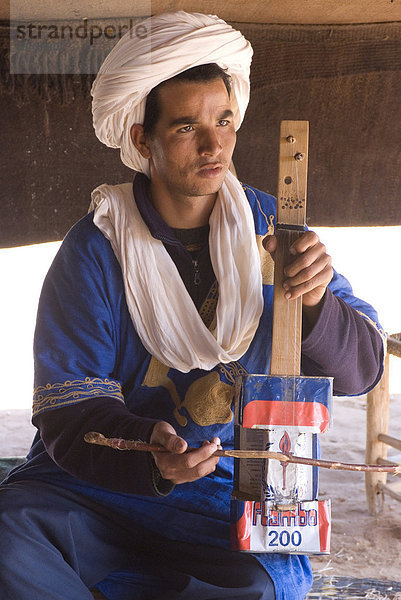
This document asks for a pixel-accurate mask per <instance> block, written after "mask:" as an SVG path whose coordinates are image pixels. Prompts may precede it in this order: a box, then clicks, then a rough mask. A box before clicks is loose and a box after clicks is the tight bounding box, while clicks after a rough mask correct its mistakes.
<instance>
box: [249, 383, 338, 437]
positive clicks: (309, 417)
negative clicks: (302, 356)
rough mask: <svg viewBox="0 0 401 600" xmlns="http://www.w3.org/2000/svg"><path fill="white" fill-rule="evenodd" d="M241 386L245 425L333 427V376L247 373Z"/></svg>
mask: <svg viewBox="0 0 401 600" xmlns="http://www.w3.org/2000/svg"><path fill="white" fill-rule="evenodd" d="M239 386H240V397H239V424H240V425H242V427H247V428H259V427H261V428H264V427H266V426H271V427H300V428H307V429H310V430H312V431H314V432H316V433H324V432H325V431H327V429H328V428H329V427H330V424H331V423H330V419H331V399H332V386H333V384H332V378H330V377H297V376H295V377H284V376H283V377H277V376H274V375H244V376H242V377H241V378H240V382H239Z"/></svg>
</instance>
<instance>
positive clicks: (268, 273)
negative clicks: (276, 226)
mask: <svg viewBox="0 0 401 600" xmlns="http://www.w3.org/2000/svg"><path fill="white" fill-rule="evenodd" d="M264 238H265V236H264V235H256V243H257V246H258V250H259V258H260V270H261V271H262V283H263V285H273V283H274V261H273V259H272V257H271V254H270V252H268V251H267V250H265V249H264V247H263V244H262V242H263V240H264Z"/></svg>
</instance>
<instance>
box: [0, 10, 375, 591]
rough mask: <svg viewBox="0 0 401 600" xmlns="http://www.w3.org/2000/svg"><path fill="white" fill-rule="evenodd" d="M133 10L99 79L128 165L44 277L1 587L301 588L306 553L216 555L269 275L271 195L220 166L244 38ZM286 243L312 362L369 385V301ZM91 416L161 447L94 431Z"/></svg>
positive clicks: (101, 427) (109, 127) (310, 247)
mask: <svg viewBox="0 0 401 600" xmlns="http://www.w3.org/2000/svg"><path fill="white" fill-rule="evenodd" d="M142 25H144V26H145V27H147V31H148V32H149V36H148V38H147V39H144V38H143V36H142V37H141V39H135V38H132V36H130V35H129V34H127V36H125V38H123V39H122V40H121V41H120V42H119V44H117V46H116V47H115V49H114V50H113V51H112V52H111V53H110V55H109V57H108V58H107V59H106V61H105V63H104V65H103V67H102V69H101V71H100V74H99V76H98V78H97V80H96V82H95V84H94V87H93V96H94V103H93V110H94V124H95V130H96V133H97V135H98V137H99V138H100V139H101V140H102V141H104V142H105V143H107V144H108V145H111V146H115V147H120V148H121V156H122V159H123V160H124V162H125V163H126V164H128V165H129V166H131V167H132V168H133V169H135V171H137V173H136V174H135V177H134V183H133V185H132V184H123V185H120V186H107V185H103V186H100V187H99V188H97V190H95V192H94V194H93V209H94V210H93V212H91V213H90V214H89V215H88V216H87V217H85V218H84V219H82V220H81V221H80V222H79V223H78V224H77V225H76V226H74V227H73V228H72V230H71V231H70V232H69V234H68V235H67V237H66V239H65V241H64V242H63V245H62V247H61V249H60V252H59V254H58V255H57V257H56V259H55V261H54V263H53V265H52V267H51V269H50V271H49V274H48V276H47V278H46V281H45V284H44V288H43V292H42V296H41V300H40V305H39V310H38V321H37V329H36V336H35V385H36V389H35V397H34V417H33V422H34V424H35V425H36V426H37V427H38V429H39V432H38V435H37V436H36V438H35V440H34V444H33V446H32V449H31V452H30V454H29V456H28V461H27V463H26V464H24V465H23V466H22V467H20V468H18V469H16V470H14V471H13V472H12V474H11V475H10V476H9V477H8V479H7V480H6V482H5V484H4V485H3V486H2V488H1V493H0V506H1V519H2V523H1V527H2V540H3V543H4V544H5V546H4V548H5V549H6V550H3V551H2V553H1V558H2V565H1V568H0V589H1V591H2V594H3V595H4V597H6V598H10V599H11V598H12V599H18V600H20V599H24V598H27V599H28V598H29V600H39V598H40V599H41V600H42V599H43V598H52V599H53V598H54V599H63V600H67V599H68V600H78V599H79V600H81V599H82V600H84V599H88V600H89V599H90V598H91V593H90V592H89V589H88V588H91V587H93V586H95V585H96V586H97V587H98V589H100V590H101V591H102V592H103V593H104V594H105V596H106V597H107V598H109V599H110V600H125V599H127V600H128V599H133V598H135V599H140V600H142V599H143V600H145V599H152V600H153V599H155V600H156V599H165V600H167V599H177V600H189V599H191V600H192V599H195V598H196V599H210V600H211V599H217V598H230V599H231V600H235V599H240V598H243V599H247V600H256V599H258V600H272V599H274V598H276V599H277V600H279V599H284V598H285V599H287V600H288V599H291V600H296V599H298V598H299V599H301V598H304V597H305V595H306V593H307V591H308V589H309V587H310V585H311V570H310V564H309V561H308V558H307V557H305V556H291V555H269V554H260V555H255V556H254V555H251V554H243V553H236V552H230V551H229V549H228V548H229V502H230V492H231V488H232V470H233V465H232V462H231V460H230V459H220V461H218V459H217V458H215V457H214V456H213V454H214V452H215V450H216V448H217V447H218V445H220V444H222V445H223V446H224V447H230V446H232V444H233V424H232V396H233V383H234V380H235V377H236V376H237V375H239V374H243V373H247V372H249V373H252V372H257V373H263V372H264V373H268V372H269V361H270V347H271V315H272V286H271V281H270V280H269V273H268V272H267V271H266V268H265V267H263V268H262V269H261V262H260V257H259V251H258V246H257V243H256V238H258V239H262V238H263V239H264V238H266V239H265V245H266V247H267V249H268V250H269V251H270V252H274V249H275V238H274V237H271V233H272V231H271V227H270V225H271V218H270V215H273V216H274V209H275V202H274V199H273V198H272V197H271V196H268V195H266V194H264V193H262V192H259V191H257V190H254V189H252V188H250V187H249V186H241V185H240V184H239V182H238V181H237V180H236V178H235V177H234V176H233V175H232V174H231V173H230V171H229V170H228V169H229V165H230V161H231V157H232V152H233V149H234V146H235V135H236V134H235V131H236V129H237V128H238V127H239V125H240V123H241V120H242V118H243V114H244V111H245V108H246V103H247V98H248V75H249V64H250V59H251V50H250V46H249V44H248V43H247V42H246V40H244V38H243V37H242V36H241V34H240V33H239V32H236V31H234V30H232V29H231V28H230V27H229V26H228V25H227V24H225V23H224V22H223V21H221V20H219V19H217V18H216V17H210V16H205V15H188V14H186V13H182V12H180V13H175V14H169V15H161V16H159V17H155V18H153V19H151V20H150V21H145V22H144V23H143V24H142ZM150 61H151V66H152V68H149V64H150ZM224 69H226V70H224ZM145 105H146V111H145ZM255 234H256V236H255ZM267 235H269V237H266V236H267ZM260 251H261V252H262V253H265V251H264V250H263V249H262V248H261V250H260ZM291 253H292V254H293V256H294V260H293V262H292V263H291V265H288V267H287V268H286V277H287V278H286V281H285V283H284V289H283V293H285V294H286V296H287V297H288V298H289V299H292V298H296V297H298V296H299V295H301V294H302V295H303V311H304V317H305V329H304V339H303V370H304V372H305V374H315V375H320V374H324V375H332V376H334V386H335V391H336V392H337V393H343V394H344V393H350V394H356V393H362V392H364V391H366V390H367V389H369V388H370V387H372V386H373V385H374V384H375V383H376V382H377V381H378V379H379V377H380V374H381V362H382V352H383V350H382V340H381V336H380V334H379V332H378V330H377V328H376V327H375V325H374V323H373V321H372V320H371V319H374V318H375V313H374V311H373V309H372V308H371V307H369V305H366V304H365V303H363V302H362V301H360V300H358V299H356V298H355V297H354V296H353V295H352V291H351V289H350V287H349V285H348V283H347V282H346V280H344V278H342V277H341V276H339V275H338V274H336V273H334V274H333V270H332V267H331V261H330V258H329V257H328V256H327V254H326V250H325V248H324V246H323V244H322V243H321V242H320V240H319V238H318V237H317V235H316V234H314V233H313V232H307V233H305V234H304V235H302V237H300V238H299V239H298V240H297V241H296V242H295V243H294V244H293V246H292V248H291ZM263 259H264V260H263V264H264V265H266V264H268V265H269V264H270V263H269V262H268V261H267V262H266V260H265V259H266V256H264V257H263ZM262 271H263V272H262ZM361 313H363V314H361ZM93 430H95V431H100V432H102V433H103V434H105V435H106V436H112V437H125V438H130V439H143V440H147V441H150V442H152V443H158V444H162V445H163V446H165V447H166V448H167V449H168V450H169V453H153V455H148V454H145V453H143V454H142V453H134V452H132V453H130V452H126V453H124V452H122V453H119V452H116V451H114V450H111V449H109V448H102V447H97V446H89V445H87V444H85V442H84V440H83V438H84V434H85V433H86V432H88V431H93ZM187 445H191V446H195V447H197V448H198V449H197V450H194V451H193V452H191V453H188V454H186V453H185V450H186V448H187Z"/></svg>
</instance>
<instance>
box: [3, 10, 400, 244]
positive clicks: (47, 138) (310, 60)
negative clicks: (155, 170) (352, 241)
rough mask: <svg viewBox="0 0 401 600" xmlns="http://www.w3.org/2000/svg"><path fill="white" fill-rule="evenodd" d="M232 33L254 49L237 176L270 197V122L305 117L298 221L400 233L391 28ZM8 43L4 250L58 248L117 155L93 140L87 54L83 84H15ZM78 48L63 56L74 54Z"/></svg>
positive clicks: (273, 183)
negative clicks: (303, 189)
mask: <svg viewBox="0 0 401 600" xmlns="http://www.w3.org/2000/svg"><path fill="white" fill-rule="evenodd" d="M128 22H129V20H128V21H127V23H128ZM231 24H232V25H233V27H235V28H239V29H240V30H241V31H242V33H243V34H244V36H245V37H246V38H247V39H249V41H250V42H251V43H252V45H253V47H254V59H253V63H252V67H251V86H252V87H251V101H250V105H249V107H248V111H247V113H246V116H245V120H244V123H243V125H242V127H241V129H240V131H239V134H238V143H237V149H236V151H235V155H234V163H235V167H236V170H237V173H238V175H239V177H240V179H241V180H243V181H246V182H247V183H249V184H251V185H254V186H256V187H258V188H260V189H263V190H265V191H267V192H270V193H273V194H274V193H275V192H276V189H277V166H278V135H279V122H280V120H282V119H306V120H309V121H310V155H309V180H308V210H307V213H308V224H309V225H310V226H316V225H321V226H328V225H333V226H340V225H343V226H351V225H353V226H368V225H397V224H398V225H400V224H401V203H400V201H399V189H400V187H401V153H400V151H399V139H398V137H399V136H398V133H397V124H398V123H399V122H400V120H401V103H400V102H399V98H400V96H401V22H394V23H381V24H369V25H344V26H326V25H325V26H320V25H311V26H306V25H304V26H298V25H293V26H289V25H261V24H252V23H231ZM9 35H10V31H9V28H8V26H7V25H3V26H2V27H0V59H1V65H0V110H1V111H2V114H8V115H9V116H8V119H6V120H4V122H3V131H2V133H3V136H4V137H3V139H5V140H6V143H4V144H3V145H2V148H1V161H2V164H3V165H4V167H5V168H4V169H3V170H2V172H1V174H0V183H1V186H0V189H1V190H2V192H1V204H0V206H1V209H0V211H1V212H0V219H1V221H2V223H3V224H4V226H3V227H2V229H1V233H0V246H3V247H4V246H13V245H19V244H29V243H36V242H43V241H50V240H55V239H61V238H62V237H63V236H64V234H65V233H66V231H67V230H68V229H69V227H70V226H71V225H72V224H73V223H74V222H75V221H76V220H77V219H78V218H80V217H81V216H83V215H84V214H85V211H86V207H87V204H88V200H89V197H90V192H91V190H92V189H93V188H95V187H96V186H97V185H99V184H100V183H103V182H107V183H108V184H115V183H120V182H124V181H129V180H130V177H131V175H130V171H129V170H128V169H126V168H125V167H124V166H123V165H122V164H121V162H120V160H119V155H118V151H117V150H112V149H108V148H103V147H102V144H100V143H99V142H98V141H97V140H96V138H95V136H94V134H93V131H92V124H91V117H90V96H89V86H90V81H91V78H93V76H92V75H91V71H90V69H89V67H90V68H91V69H93V70H96V68H97V66H98V64H95V63H96V61H95V57H94V56H91V57H90V56H89V57H87V60H88V61H89V62H90V64H89V63H88V65H87V66H88V69H87V71H86V72H85V73H83V74H82V75H79V74H77V73H75V74H70V75H68V74H63V75H62V74H53V75H52V74H49V75H45V74H43V75H28V74H25V75H18V74H15V75H13V74H10V72H9V55H8V43H9V42H8V40H9ZM83 42H84V40H83V41H82V40H81V41H80V40H75V41H74V43H73V45H72V47H71V51H74V52H75V53H78V54H79V53H80V52H81V53H82V47H81V46H80V45H79V44H80V43H83ZM102 43H104V44H105V40H103V42H102ZM93 45H94V46H95V44H93ZM95 50H96V52H97V53H98V55H99V56H98V58H97V60H98V61H99V64H100V62H101V59H102V52H101V50H100V48H98V47H96V49H95ZM103 51H104V52H106V51H107V49H106V46H105V47H104V49H103ZM25 58H26V60H29V59H28V57H25ZM91 65H92V66H91ZM28 67H29V65H28ZM11 98H12V101H11ZM10 172H12V173H14V174H15V177H12V178H10V177H9V173H10Z"/></svg>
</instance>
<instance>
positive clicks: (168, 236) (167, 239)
mask: <svg viewBox="0 0 401 600" xmlns="http://www.w3.org/2000/svg"><path fill="white" fill-rule="evenodd" d="M149 184H150V181H149V179H148V178H147V177H146V175H145V174H144V173H136V174H135V177H134V181H133V191H134V198H135V201H136V205H137V207H138V210H139V212H140V213H141V217H142V219H143V220H144V221H145V224H146V225H147V227H148V229H149V231H150V233H151V234H152V236H153V237H154V238H156V239H157V240H160V241H161V242H164V243H166V244H170V245H173V246H180V247H181V246H182V243H181V242H180V240H179V239H178V238H177V237H176V236H175V234H174V231H173V230H172V229H171V228H170V227H169V226H168V225H167V223H166V222H165V221H164V220H163V219H162V217H161V216H160V215H159V213H158V212H157V210H156V209H155V207H154V206H153V204H152V203H151V201H150V198H149V191H148V190H149Z"/></svg>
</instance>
